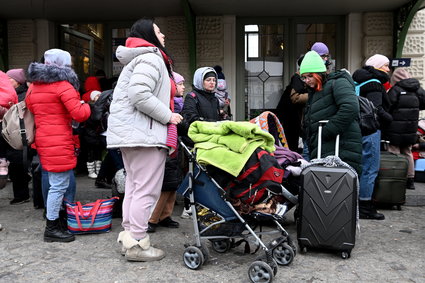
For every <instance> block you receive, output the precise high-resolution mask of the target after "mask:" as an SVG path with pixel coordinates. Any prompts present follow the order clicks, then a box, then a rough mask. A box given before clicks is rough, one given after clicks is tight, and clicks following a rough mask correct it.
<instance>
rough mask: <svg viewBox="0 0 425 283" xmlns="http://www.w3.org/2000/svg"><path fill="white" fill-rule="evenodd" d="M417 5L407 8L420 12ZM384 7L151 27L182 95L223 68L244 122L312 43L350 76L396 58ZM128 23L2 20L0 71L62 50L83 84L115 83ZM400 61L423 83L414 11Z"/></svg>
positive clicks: (186, 18) (422, 15)
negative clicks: (204, 73)
mask: <svg viewBox="0 0 425 283" xmlns="http://www.w3.org/2000/svg"><path fill="white" fill-rule="evenodd" d="M183 2H184V1H183ZM248 2H249V1H248ZM390 2H391V1H390ZM398 2H403V4H405V3H406V1H398ZM419 2H420V3H419ZM422 2H423V1H411V2H409V3H410V6H415V7H416V8H415V9H416V10H418V9H419V8H420V7H421V6H422ZM384 8H385V7H383V9H382V10H383V11H370V12H351V13H348V14H344V15H338V14H336V15H317V16H311V15H302V14H301V15H298V16H288V15H282V16H258V17H255V16H239V15H237V14H234V15H232V14H230V15H225V14H223V15H197V16H195V15H188V14H187V13H185V14H184V15H179V16H157V17H155V21H156V23H157V24H158V26H159V27H160V28H161V31H162V32H163V33H164V34H165V36H166V48H167V50H169V51H170V53H171V54H172V56H173V58H174V62H175V71H177V72H178V73H180V74H182V75H183V76H184V77H185V79H186V88H187V89H189V90H190V89H191V81H192V74H193V72H194V70H195V69H196V68H197V67H201V66H215V65H220V66H222V68H223V72H224V74H225V76H226V80H227V83H228V92H229V94H230V96H231V98H232V103H231V106H232V112H233V113H234V114H235V115H234V117H235V119H237V120H245V119H249V118H251V117H253V116H256V115H257V114H258V113H259V112H262V111H263V110H266V109H274V108H275V107H276V105H277V102H278V101H279V99H280V95H281V94H282V92H283V90H284V88H285V86H286V84H287V83H288V81H289V79H290V77H291V76H292V74H293V73H294V72H295V71H296V61H297V59H298V57H299V56H300V55H302V54H304V53H306V52H307V51H308V50H309V48H310V47H311V45H312V44H313V43H314V42H316V41H322V42H325V43H326V44H327V45H328V46H329V49H330V54H331V57H332V60H333V66H332V67H333V68H334V69H341V68H346V69H347V70H349V71H350V72H353V71H354V70H356V69H357V68H360V67H361V66H362V64H363V63H364V61H365V59H367V58H368V57H369V56H371V55H373V54H376V53H380V54H383V55H386V56H387V57H389V58H395V57H396V55H397V50H396V49H397V48H398V49H399V47H397V44H398V41H399V34H400V28H399V29H397V28H396V26H399V22H398V18H397V16H396V15H397V13H396V11H397V10H392V11H385V9H384ZM415 12H416V11H415ZM252 14H255V12H252ZM318 14H320V13H318ZM321 14H323V13H321ZM0 15H1V14H0ZM132 22H133V21H122V20H121V21H115V22H110V21H96V22H95V23H93V22H89V21H87V22H84V21H82V20H81V19H79V21H78V22H73V21H72V20H70V19H66V20H61V19H57V20H54V21H53V20H48V19H5V20H3V21H2V22H1V24H0V35H2V36H1V38H0V40H1V41H0V50H1V52H2V60H1V61H0V65H2V69H10V68H26V67H27V66H28V64H29V63H30V62H32V61H34V60H39V59H40V58H41V56H42V54H43V53H44V51H45V50H47V49H49V48H54V47H59V48H63V49H65V50H68V51H70V53H71V54H72V56H73V60H74V61H73V64H74V68H75V69H76V71H77V73H78V75H79V76H80V78H81V80H84V79H85V78H86V77H87V76H89V75H93V74H94V72H95V71H96V70H99V69H102V70H104V71H105V72H106V74H107V75H108V76H109V77H111V76H118V75H119V72H120V70H121V68H122V66H121V65H120V63H119V62H118V61H117V60H116V58H114V51H115V49H116V47H117V46H118V45H120V44H124V42H125V38H126V37H127V35H128V32H129V27H130V26H131V24H132ZM402 28H405V27H404V26H403V27H402ZM398 55H400V56H402V57H407V58H412V60H411V66H410V67H409V70H410V71H411V73H412V74H413V75H414V77H416V78H418V79H419V80H421V82H425V73H424V72H425V71H424V60H425V12H424V11H423V10H419V11H417V12H416V14H415V16H414V17H413V19H412V21H411V24H410V22H409V29H408V32H407V34H406V36H405V42H404V45H403V48H402V52H398Z"/></svg>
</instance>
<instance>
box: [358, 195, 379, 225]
mask: <svg viewBox="0 0 425 283" xmlns="http://www.w3.org/2000/svg"><path fill="white" fill-rule="evenodd" d="M359 217H360V219H374V220H384V219H385V216H384V215H383V214H382V213H378V212H377V211H376V208H375V206H374V205H373V204H372V201H370V200H360V201H359Z"/></svg>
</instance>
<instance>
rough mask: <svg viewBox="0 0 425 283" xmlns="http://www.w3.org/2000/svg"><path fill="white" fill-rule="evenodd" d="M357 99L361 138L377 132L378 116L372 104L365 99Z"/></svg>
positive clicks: (360, 97) (359, 97)
mask: <svg viewBox="0 0 425 283" xmlns="http://www.w3.org/2000/svg"><path fill="white" fill-rule="evenodd" d="M357 98H358V99H359V108H360V111H359V125H360V130H361V132H362V136H368V135H371V134H373V133H375V132H376V131H377V130H379V122H378V114H377V109H376V107H375V105H373V102H372V101H370V100H369V99H367V98H366V97H362V96H358V97H357Z"/></svg>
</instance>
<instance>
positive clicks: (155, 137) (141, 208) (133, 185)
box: [107, 19, 182, 261]
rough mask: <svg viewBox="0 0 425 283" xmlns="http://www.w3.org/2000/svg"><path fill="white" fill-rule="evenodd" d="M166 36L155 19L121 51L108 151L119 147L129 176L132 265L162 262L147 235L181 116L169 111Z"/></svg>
mask: <svg viewBox="0 0 425 283" xmlns="http://www.w3.org/2000/svg"><path fill="white" fill-rule="evenodd" d="M164 43H165V36H164V35H163V34H162V33H161V31H160V29H159V28H158V26H157V25H156V24H154V22H153V20H150V19H141V20H138V21H137V22H135V23H134V24H133V26H132V27H131V30H130V36H129V38H128V39H127V40H126V43H125V46H119V47H118V49H117V52H116V55H117V58H118V60H120V62H121V63H123V64H124V65H125V66H124V68H123V70H122V73H121V75H120V77H119V79H118V83H117V86H116V88H115V90H114V94H113V100H112V103H111V107H110V115H109V118H108V132H107V143H108V148H120V150H121V152H122V157H123V161H124V167H125V170H126V173H127V177H126V184H125V197H124V202H123V222H122V226H123V228H124V231H123V232H121V233H120V234H119V236H118V242H120V243H122V245H123V248H122V252H123V253H125V257H126V259H127V260H129V261H154V260H160V259H162V258H163V257H164V256H165V254H164V252H163V251H162V250H160V249H157V248H154V247H152V246H151V245H150V240H149V236H148V235H147V234H146V230H147V228H148V220H149V217H150V213H151V210H152V209H153V208H152V206H154V205H155V203H156V201H157V200H158V198H159V195H160V193H161V187H162V181H163V179H164V178H163V176H164V167H165V160H166V156H167V153H168V147H167V145H166V140H167V124H168V123H172V124H178V123H180V122H181V120H182V117H181V116H180V115H179V114H177V113H173V112H172V109H171V108H172V104H171V106H170V103H171V100H172V99H173V98H172V96H173V95H174V93H175V84H174V82H173V80H172V79H171V76H172V75H171V64H172V62H171V59H170V58H169V56H168V55H167V53H166V51H165V48H164V46H165V44H164Z"/></svg>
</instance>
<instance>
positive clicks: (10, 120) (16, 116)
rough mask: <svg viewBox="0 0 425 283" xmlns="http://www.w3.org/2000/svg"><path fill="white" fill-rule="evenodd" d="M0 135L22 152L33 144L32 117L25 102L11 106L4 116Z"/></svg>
mask: <svg viewBox="0 0 425 283" xmlns="http://www.w3.org/2000/svg"><path fill="white" fill-rule="evenodd" d="M1 134H2V135H3V138H4V139H5V141H6V142H7V143H8V144H9V145H10V146H11V147H13V148H14V149H17V150H23V149H24V147H27V146H28V145H30V144H32V143H33V142H34V135H35V125H34V115H33V114H32V113H31V112H30V111H29V110H28V108H27V105H26V103H25V101H21V102H19V103H16V104H14V105H12V107H10V109H9V110H7V112H6V114H4V116H3V122H2V130H1ZM24 151H26V150H24Z"/></svg>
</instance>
